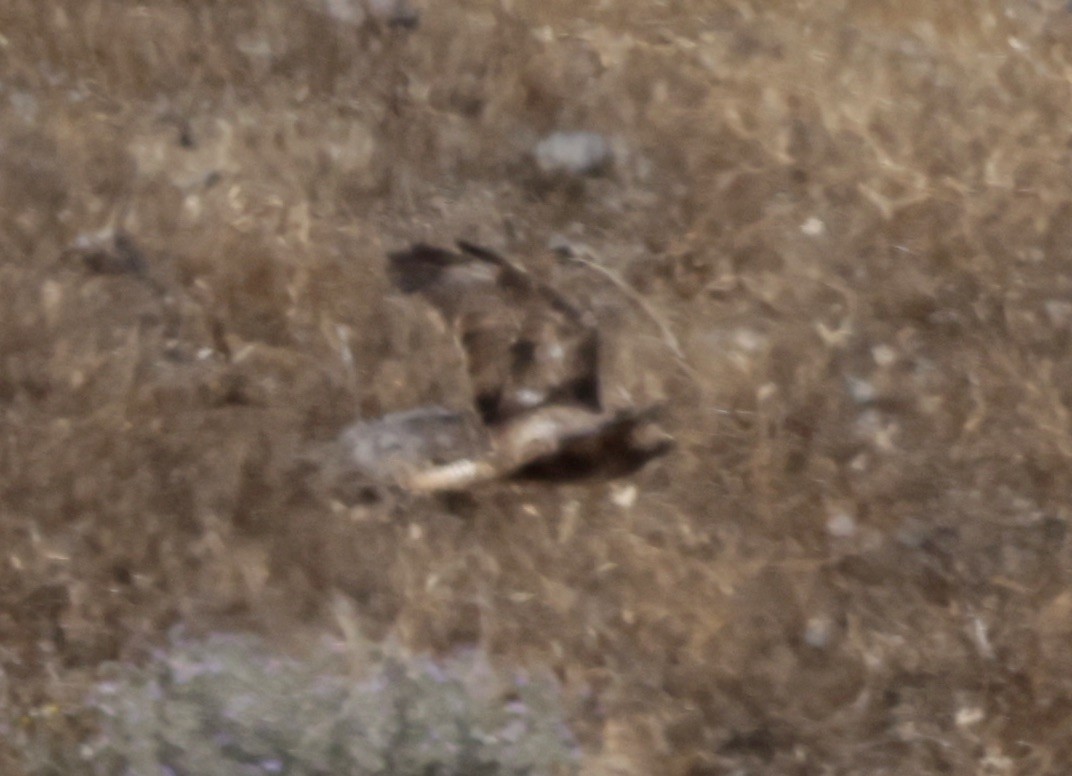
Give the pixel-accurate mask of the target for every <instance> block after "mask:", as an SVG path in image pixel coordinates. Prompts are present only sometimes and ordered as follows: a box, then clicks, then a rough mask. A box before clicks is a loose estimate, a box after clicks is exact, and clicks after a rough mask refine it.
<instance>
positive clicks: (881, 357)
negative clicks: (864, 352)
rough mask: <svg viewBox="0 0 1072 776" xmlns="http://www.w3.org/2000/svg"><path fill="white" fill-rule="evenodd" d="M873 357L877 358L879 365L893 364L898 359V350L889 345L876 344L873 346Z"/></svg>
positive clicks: (876, 361)
mask: <svg viewBox="0 0 1072 776" xmlns="http://www.w3.org/2000/svg"><path fill="white" fill-rule="evenodd" d="M871 358H873V359H875V363H876V364H878V365H879V366H883V367H885V366H892V365H893V362H894V361H896V360H897V351H896V350H894V349H893V348H891V347H890V346H889V345H875V347H873V348H871Z"/></svg>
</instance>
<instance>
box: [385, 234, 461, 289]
mask: <svg viewBox="0 0 1072 776" xmlns="http://www.w3.org/2000/svg"><path fill="white" fill-rule="evenodd" d="M387 261H388V264H387V276H388V277H389V278H390V280H391V284H392V285H393V286H394V287H395V288H397V289H398V290H399V291H401V292H402V293H403V294H416V293H420V292H421V291H424V290H425V289H427V288H428V287H429V286H432V285H434V284H435V283H436V282H437V281H438V280H439V279H440V278H441V277H442V276H443V273H444V272H445V271H446V270H447V269H448V268H449V267H451V266H452V265H454V264H456V263H457V262H458V258H457V256H455V255H454V254H453V253H451V252H450V251H446V250H443V249H442V248H436V247H435V246H433V245H427V244H425V243H417V244H416V245H414V246H412V247H410V248H407V249H406V250H403V251H394V252H392V253H389V254H387Z"/></svg>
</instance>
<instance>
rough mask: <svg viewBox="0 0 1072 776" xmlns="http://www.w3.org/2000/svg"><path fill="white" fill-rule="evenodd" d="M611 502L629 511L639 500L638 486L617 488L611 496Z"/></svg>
mask: <svg viewBox="0 0 1072 776" xmlns="http://www.w3.org/2000/svg"><path fill="white" fill-rule="evenodd" d="M610 500H611V501H612V502H614V505H615V506H617V507H621V508H622V509H629V508H630V507H631V506H633V505H634V504H635V503H636V500H637V487H636V485H625V486H623V487H620V488H615V489H614V490H613V491H612V492H611V494H610Z"/></svg>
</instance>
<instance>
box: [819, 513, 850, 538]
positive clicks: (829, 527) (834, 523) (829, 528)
mask: <svg viewBox="0 0 1072 776" xmlns="http://www.w3.org/2000/svg"><path fill="white" fill-rule="evenodd" d="M856 528H857V526H856V518H854V517H853V516H852V515H850V514H849V513H848V512H837V513H835V514H833V515H831V516H830V518H829V519H828V520H827V521H826V532H827V533H828V534H830V535H831V536H833V537H834V538H835V539H851V538H852V537H853V536H855V535H856Z"/></svg>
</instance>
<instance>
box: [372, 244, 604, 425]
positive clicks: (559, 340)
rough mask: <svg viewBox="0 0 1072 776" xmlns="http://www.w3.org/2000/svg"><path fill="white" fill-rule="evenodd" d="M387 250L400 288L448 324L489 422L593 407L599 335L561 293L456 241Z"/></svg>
mask: <svg viewBox="0 0 1072 776" xmlns="http://www.w3.org/2000/svg"><path fill="white" fill-rule="evenodd" d="M458 248H459V251H450V250H445V249H443V248H437V247H434V246H431V245H426V244H423V243H421V244H417V245H414V246H412V247H410V248H408V249H406V250H402V251H396V252H394V253H391V254H389V256H388V260H389V267H388V271H389V275H390V278H391V282H392V283H393V284H394V286H395V287H396V288H397V289H398V290H399V291H401V292H402V293H405V294H419V295H420V296H422V297H424V298H425V299H427V300H428V301H429V302H430V303H431V304H432V305H433V306H434V307H435V308H436V309H437V310H438V311H439V312H440V313H441V314H442V315H443V317H444V318H445V319H446V320H447V321H448V322H449V323H450V325H451V326H452V327H453V328H454V330H455V332H456V333H457V336H458V338H459V340H460V342H461V344H462V347H463V349H464V351H465V356H466V365H467V368H468V371H469V377H470V381H471V383H472V386H473V393H474V397H473V398H474V403H475V406H476V409H477V411H478V412H479V413H480V416H481V418H482V419H483V420H484V422H485V423H487V424H489V425H496V424H500V423H503V422H505V421H508V420H510V419H511V418H514V417H517V416H518V415H519V414H522V413H525V412H528V411H531V410H533V409H536V408H539V407H543V406H548V405H553V404H567V405H576V406H579V407H585V408H588V409H589V410H592V411H597V412H598V411H599V410H600V409H601V404H600V386H599V349H600V343H599V334H598V332H597V330H596V328H595V327H594V326H593V325H591V324H590V323H589V322H588V321H587V320H585V317H584V316H583V315H582V314H581V313H580V312H579V311H578V310H577V309H576V308H575V307H573V305H571V304H570V303H569V302H568V301H567V300H566V299H565V298H564V297H562V296H561V295H560V294H558V293H556V292H555V291H554V290H552V289H551V288H549V287H547V286H546V285H544V284H542V283H540V282H539V281H537V280H536V279H535V278H533V277H532V276H531V275H530V274H529V273H527V272H525V271H524V270H523V269H521V268H520V267H517V266H515V265H513V264H511V263H510V262H508V261H507V260H506V259H504V258H502V257H501V256H499V255H498V254H496V253H493V252H492V251H489V250H487V249H485V248H481V247H479V246H476V245H472V244H470V243H465V242H459V243H458Z"/></svg>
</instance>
